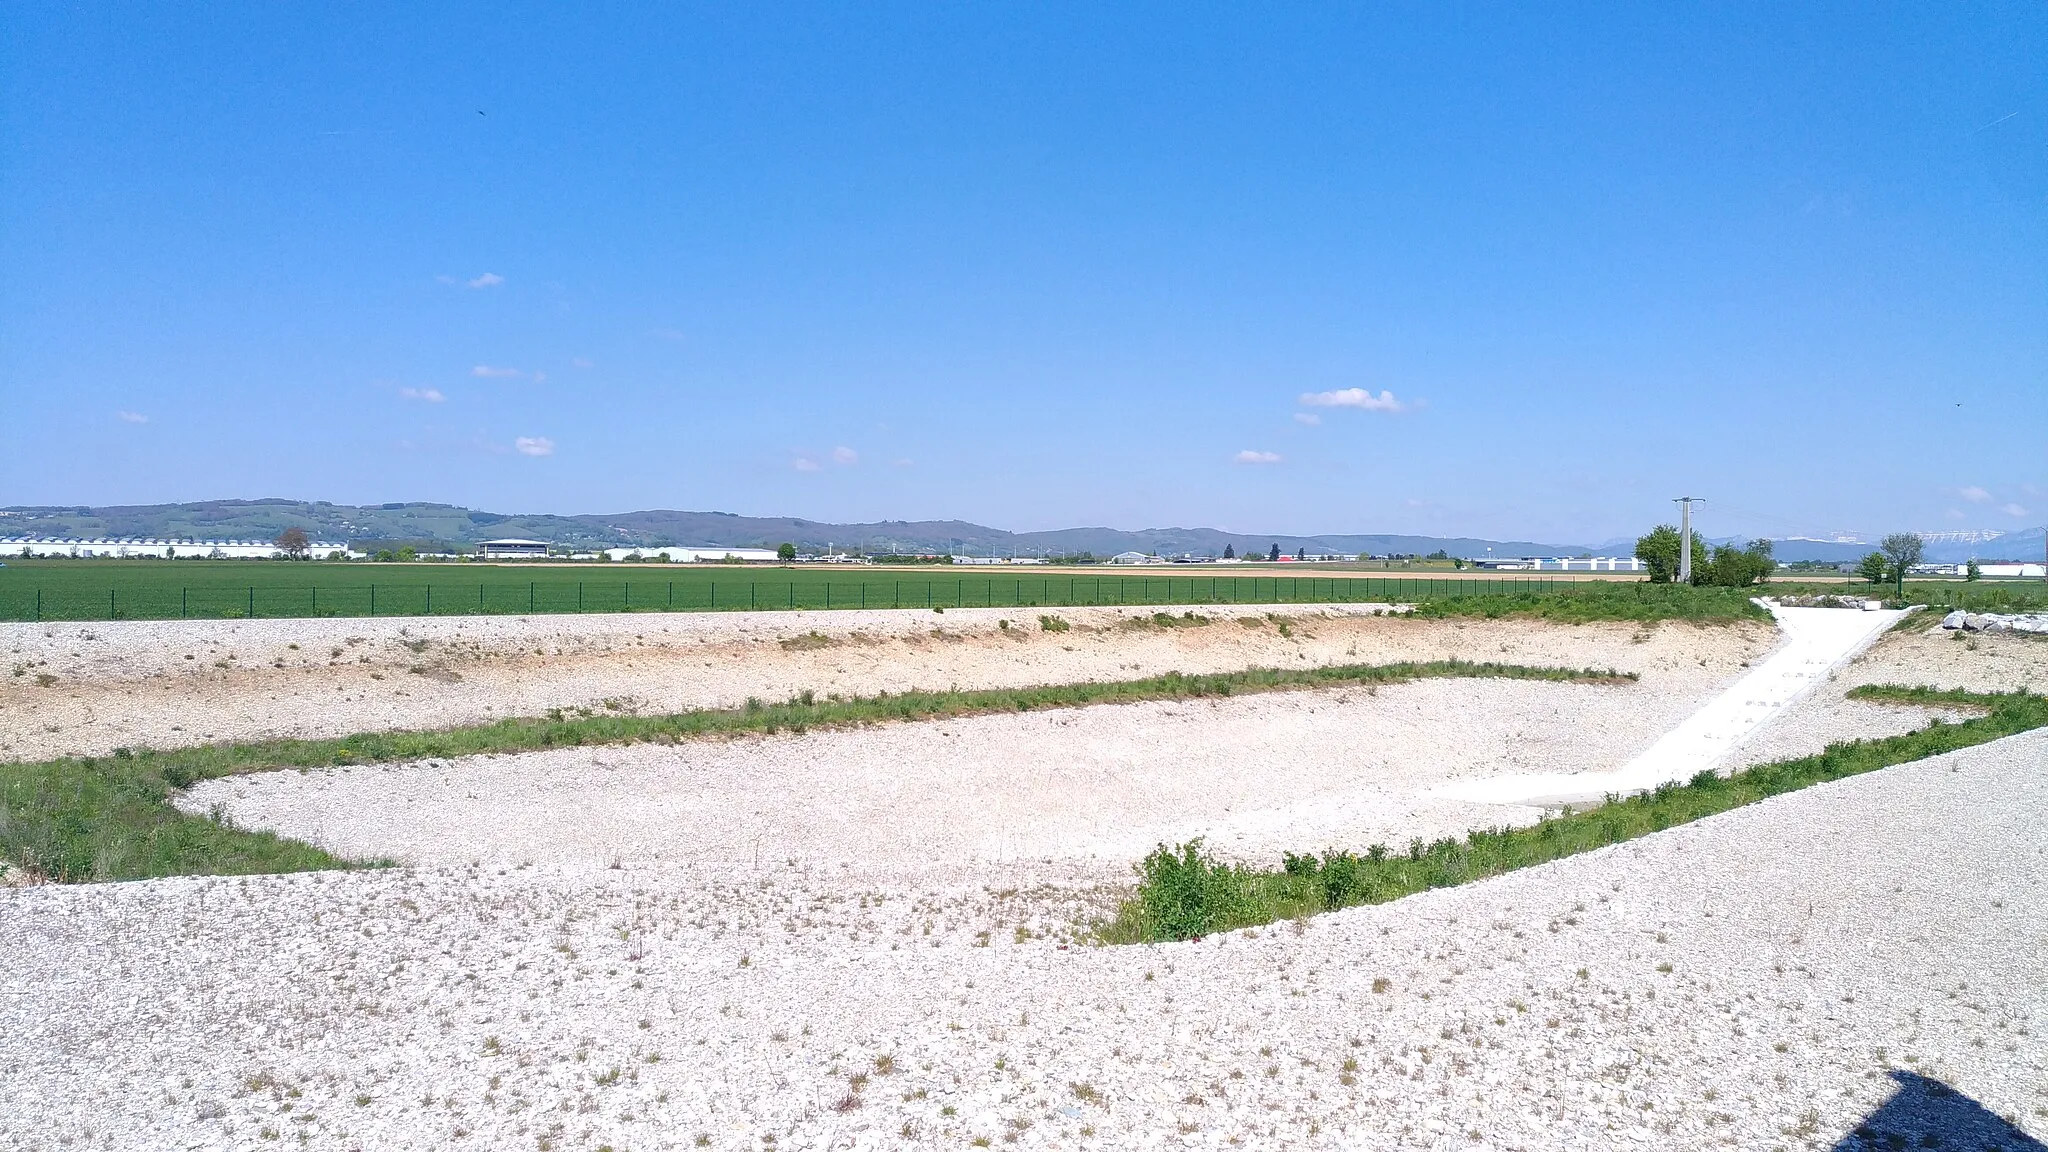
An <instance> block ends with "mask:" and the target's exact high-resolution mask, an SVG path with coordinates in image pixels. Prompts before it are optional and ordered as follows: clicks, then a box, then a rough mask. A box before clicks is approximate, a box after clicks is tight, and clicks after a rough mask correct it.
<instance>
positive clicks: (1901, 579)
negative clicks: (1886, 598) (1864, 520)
mask: <svg viewBox="0 0 2048 1152" xmlns="http://www.w3.org/2000/svg"><path fill="white" fill-rule="evenodd" d="M1877 546H1878V547H1879V548H1882V549H1884V554H1885V558H1886V559H1888V560H1890V561H1891V562H1892V578H1893V579H1894V580H1896V581H1898V585H1899V596H1900V598H1901V599H1903V598H1904V597H1905V595H1906V569H1908V568H1911V567H1912V566H1913V565H1915V564H1918V563H1919V562H1920V537H1919V535H1918V534H1916V533H1913V532H1894V533H1892V534H1891V535H1889V536H1887V537H1885V538H1884V539H1882V540H1880V541H1878V542H1877Z"/></svg>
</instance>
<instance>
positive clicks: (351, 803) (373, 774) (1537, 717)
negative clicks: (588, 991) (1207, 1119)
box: [179, 677, 1710, 879]
mask: <svg viewBox="0 0 2048 1152" xmlns="http://www.w3.org/2000/svg"><path fill="white" fill-rule="evenodd" d="M1659 686H1660V685H1659V684H1658V683H1657V682H1656V679H1655V678H1654V677H1653V678H1651V680H1649V681H1647V682H1645V683H1620V684H1571V683H1551V682H1541V681H1526V680H1466V679H1441V680H1423V681H1417V682H1414V683H1409V684H1400V685H1393V686H1387V687H1381V688H1379V689H1378V690H1377V691H1376V692H1370V691H1367V690H1364V689H1356V688H1353V689H1340V690H1331V691H1313V692H1306V691H1304V692H1277V693H1267V694H1261V695H1254V696H1237V697H1230V698H1227V699H1215V698H1211V699H1202V700H1186V701H1157V702H1146V703H1139V704H1127V705H1113V706H1096V707H1088V708H1080V709H1058V710H1051V711H1045V712H1031V713H1021V714H1018V713H1006V714H998V715H987V716H975V717H967V718H961V719H956V720H948V721H942V722H932V723H919V724H890V725H881V726H876V727H869V728H860V729H850V730H840V731H816V732H810V733H805V734H802V735H790V734H783V735H777V736H764V737H748V738H742V739H734V740H715V741H691V742H684V743H681V744H676V745H634V746H627V747H610V748H572V749H562V750H555V751H548V752H536V753H526V754H520V755H506V756H476V757H464V758H460V759H455V760H448V761H433V762H428V763H423V764H422V763H414V764H402V765H370V766H360V767H353V768H343V769H327V770H315V771H311V772H305V773H301V772H298V771H285V772H270V773H263V774H260V775H251V776H236V777H231V778H226V779H220V780H214V781H209V782H206V783H204V784H201V785H199V786H198V787H196V788H194V789H193V790H192V791H191V792H190V793H188V794H187V795H186V796H184V797H183V798H181V800H180V802H179V803H180V806H181V807H183V808H185V809H186V810H187V811H191V812H195V813H204V812H207V811H210V810H211V809H212V808H213V807H214V806H216V805H220V806H222V807H224V808H225V810H226V811H227V813H228V814H229V815H230V816H231V817H232V818H233V819H234V820H235V821H236V822H237V823H238V824H241V825H243V826H247V827H259V828H267V829H271V830H274V831H277V832H280V833H283V834H285V835H289V836H293V837H296V838H299V839H303V840H309V841H311V842H313V843H317V844H319V845H321V846H322V847H325V848H327V849H329V850H331V851H334V852H337V853H339V854H342V855H344V856H348V857H352V858H356V859H369V858H377V857H388V858H393V859H397V860H400V861H403V862H406V863H420V864H462V863H469V862H471V861H483V862H485V863H491V864H496V863H521V862H528V861H537V862H560V861H577V862H582V863H586V864H587V863H592V862H595V863H600V864H602V863H606V862H609V861H611V860H626V861H647V860H671V861H677V860H681V861H690V862H699V863H712V862H728V863H730V862H752V861H755V860H771V861H782V860H789V859H795V860H798V861H800V862H804V863H808V864H836V863H853V864H858V863H862V862H866V863H870V864H886V865H888V866H890V867H894V868H911V867H921V868H923V869H926V870H928V871H931V872H932V873H934V874H935V875H947V874H950V875H958V876H971V875H973V874H975V873H977V872H978V871H979V870H980V869H981V868H982V867H983V866H984V865H986V864H988V863H994V862H1004V861H1017V860H1037V861H1040V862H1044V863H1062V864H1070V865H1076V866H1080V865H1092V866H1094V867H1095V868H1097V869H1099V870H1103V871H1105V872H1106V873H1107V876H1108V877H1109V878H1112V879H1122V878H1124V877H1125V876H1127V875H1128V869H1129V865H1130V862H1131V861H1132V860H1134V859H1137V858H1139V857H1142V856H1143V855H1144V854H1145V853H1146V852H1147V851H1149V850H1150V849H1151V848H1152V847H1153V845H1155V844H1157V843H1160V842H1174V843H1177V842H1180V841H1183V840H1186V839H1188V838H1190V837H1193V836H1203V837H1206V838H1207V840H1208V842H1209V844H1210V845H1211V846H1212V847H1213V848H1215V849H1216V850H1218V851H1219V852H1221V853H1223V854H1225V855H1228V856H1237V857H1241V858H1249V859H1254V860H1258V861H1261V862H1266V863H1270V862H1272V861H1274V860H1277V859H1278V858H1279V855H1280V853H1281V852H1282V851H1283V850H1290V849H1293V850H1299V849H1319V848H1322V847H1327V846H1330V845H1365V844H1371V843H1374V842H1384V843H1388V844H1390V845H1392V846H1394V847H1397V848H1398V847H1403V846H1405V845H1406V844H1407V843H1408V841H1409V839H1410V838H1411V837H1418V836H1419V837H1421V838H1423V839H1425V840H1434V839H1436V838H1438V837H1440V836H1462V835H1463V834H1464V833H1465V832H1466V831H1467V830H1468V829H1471V828H1473V827H1492V826H1496V825H1500V824H1520V823H1533V822H1534V821H1535V820H1536V819H1537V817H1538V815H1539V814H1540V810H1539V809H1534V808H1508V807H1502V806H1498V805H1491V804H1466V803H1459V802H1455V801H1446V800H1441V799H1435V798H1431V797H1429V796H1427V795H1425V793H1426V792H1427V791H1428V789H1429V788H1430V787H1431V786H1433V785H1436V784H1439V783H1441V782H1442V781H1444V780H1446V779H1458V778H1464V777H1471V776H1484V775H1488V774H1492V773H1498V772H1502V771H1517V770H1527V769H1530V768H1556V767H1560V766H1566V765H1573V764H1577V765H1581V766H1601V765H1608V764H1618V763H1622V762H1624V761H1626V760H1627V759H1629V757H1630V756H1632V755H1634V754H1635V753H1636V752H1637V751H1639V750H1640V749H1641V748H1642V747H1644V746H1645V745H1647V744H1648V743H1649V742H1651V741H1653V740H1655V739H1656V738H1657V737H1658V735H1659V734H1660V733H1661V732H1663V731H1664V730H1665V729H1666V728H1668V727H1670V726H1671V725H1673V724H1675V723H1677V722H1679V721H1680V720H1681V719H1683V718H1684V716H1685V715H1686V713H1687V712H1688V711H1689V710H1690V709H1692V708H1693V707H1695V706H1697V704H1698V703H1699V700H1700V698H1701V697H1703V696H1705V695H1707V694H1708V693H1706V692H1697V693H1688V692H1685V691H1664V692H1660V691H1658V687H1659ZM1709 691H1710V689H1709Z"/></svg>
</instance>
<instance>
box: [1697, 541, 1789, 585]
mask: <svg viewBox="0 0 2048 1152" xmlns="http://www.w3.org/2000/svg"><path fill="white" fill-rule="evenodd" d="M1777 567H1778V565H1777V562H1776V561H1775V560H1773V559H1772V558H1771V542H1770V541H1769V540H1752V541H1750V542H1749V546H1748V547H1746V548H1737V547H1735V546H1734V545H1732V544H1728V545H1723V546H1721V547H1718V548H1715V549H1714V554H1713V556H1712V558H1710V559H1708V560H1707V561H1706V562H1705V563H1697V562H1696V563H1695V564H1694V565H1693V573H1692V582H1693V583H1694V584H1696V585H1701V586H1707V587H1715V588H1747V587H1749V586H1750V585H1752V584H1758V583H1761V582H1763V581H1764V580H1767V579H1769V578H1770V575H1771V573H1772V572H1774V571H1776V570H1777Z"/></svg>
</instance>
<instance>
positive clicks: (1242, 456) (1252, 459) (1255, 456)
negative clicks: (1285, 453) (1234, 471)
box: [1231, 448, 1280, 464]
mask: <svg viewBox="0 0 2048 1152" xmlns="http://www.w3.org/2000/svg"><path fill="white" fill-rule="evenodd" d="M1231 459H1232V460H1235V461H1237V462H1238V463H1239V464H1278V463H1280V454H1279V453H1278V452H1257V451H1253V450H1252V449H1250V448H1247V449H1245V450H1244V451H1242V452H1239V453H1238V454H1237V455H1235V456H1232V457H1231Z"/></svg>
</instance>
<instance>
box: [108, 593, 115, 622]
mask: <svg viewBox="0 0 2048 1152" xmlns="http://www.w3.org/2000/svg"><path fill="white" fill-rule="evenodd" d="M113 618H114V590H113V589H112V588H109V589H107V619H109V620H112V619H113Z"/></svg>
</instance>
